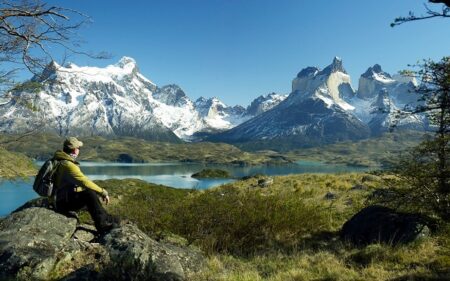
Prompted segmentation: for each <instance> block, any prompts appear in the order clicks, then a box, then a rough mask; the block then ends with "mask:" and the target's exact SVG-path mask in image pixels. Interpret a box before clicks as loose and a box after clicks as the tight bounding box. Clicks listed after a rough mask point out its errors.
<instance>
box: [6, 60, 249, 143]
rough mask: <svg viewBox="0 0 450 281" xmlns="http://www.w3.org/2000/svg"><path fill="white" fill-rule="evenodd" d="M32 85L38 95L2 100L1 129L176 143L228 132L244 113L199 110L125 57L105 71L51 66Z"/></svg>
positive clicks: (216, 107)
mask: <svg viewBox="0 0 450 281" xmlns="http://www.w3.org/2000/svg"><path fill="white" fill-rule="evenodd" d="M31 81H32V82H39V83H40V85H41V88H40V89H39V90H38V91H37V92H35V91H26V90H25V91H23V90H22V91H14V92H11V93H9V95H8V96H7V97H6V99H4V102H3V103H4V104H3V105H2V106H0V116H2V117H3V118H2V121H0V130H1V131H3V132H10V133H18V132H23V131H27V130H30V129H32V128H36V126H39V125H42V129H44V130H48V131H52V132H56V133H58V134H60V135H80V136H84V135H103V136H114V135H119V136H135V137H142V138H146V139H151V140H162V141H176V140H178V138H182V139H186V140H189V139H190V138H191V136H192V135H193V134H194V133H196V132H199V131H223V130H226V129H229V128H231V127H233V126H235V125H237V124H238V123H239V122H242V121H240V120H241V119H240V118H241V115H244V109H243V108H242V107H227V106H226V105H224V104H223V103H222V102H220V101H218V100H217V99H211V102H209V103H206V104H205V105H204V106H203V107H202V108H201V110H200V111H197V109H198V107H196V105H195V104H194V103H193V102H192V101H191V100H190V99H189V98H188V97H187V95H186V94H185V93H184V92H183V90H182V89H181V88H180V87H178V86H177V85H167V86H164V87H161V88H159V87H157V86H156V85H155V84H154V83H153V82H152V81H150V80H149V79H147V78H145V77H144V76H143V75H142V74H141V73H140V72H139V69H138V67H137V65H136V62H135V60H134V59H132V58H129V57H123V58H122V59H121V60H120V61H119V62H118V63H116V64H115V65H109V66H107V67H105V68H99V67H80V66H77V65H75V64H68V65H66V66H60V65H58V64H56V63H54V62H53V63H51V64H49V65H48V66H47V67H46V68H45V70H44V71H43V73H41V74H40V75H36V76H35V77H33V78H32V79H31ZM208 106H209V107H208ZM204 113H206V114H204ZM243 118H244V119H243V120H246V119H248V118H250V117H243Z"/></svg>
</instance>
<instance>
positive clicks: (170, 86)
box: [161, 84, 184, 93]
mask: <svg viewBox="0 0 450 281" xmlns="http://www.w3.org/2000/svg"><path fill="white" fill-rule="evenodd" d="M161 90H173V91H182V92H183V93H184V91H183V90H182V89H181V87H180V86H178V85H177V84H168V85H165V86H162V87H161Z"/></svg>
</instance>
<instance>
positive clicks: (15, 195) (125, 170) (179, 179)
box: [0, 161, 367, 216]
mask: <svg viewBox="0 0 450 281" xmlns="http://www.w3.org/2000/svg"><path fill="white" fill-rule="evenodd" d="M36 164H37V165H38V166H40V165H41V164H42V162H37V163H36ZM205 168H214V169H222V170H226V171H228V172H229V173H230V174H231V175H232V176H233V179H204V180H197V179H194V178H192V177H191V175H192V174H193V173H196V172H198V171H200V170H202V169H205ZM81 169H82V171H83V172H84V173H85V174H86V175H87V176H88V177H89V178H90V179H92V180H105V179H112V178H115V179H125V178H138V179H141V180H144V181H147V182H151V183H156V184H162V185H166V186H171V187H175V188H193V189H207V188H210V187H214V186H219V185H221V184H225V183H228V182H232V181H234V180H235V179H236V178H242V177H244V176H249V175H254V174H265V175H271V176H275V175H289V174H303V173H346V172H362V171H367V168H363V167H351V166H345V165H330V164H323V163H318V162H306V161H299V162H297V163H294V164H289V165H276V166H245V167H239V166H226V165H204V164H192V163H142V164H140V163H132V164H128V163H99V162H82V163H81ZM33 180H34V178H30V179H29V180H28V181H26V180H15V181H6V180H3V181H0V216H5V215H7V214H9V213H10V212H11V211H13V210H15V209H16V208H17V207H19V206H21V205H22V204H23V203H25V202H27V201H28V200H30V199H33V198H36V197H37V194H36V193H35V192H34V191H33V189H32V188H31V185H32V182H33Z"/></svg>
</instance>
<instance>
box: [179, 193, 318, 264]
mask: <svg viewBox="0 0 450 281" xmlns="http://www.w3.org/2000/svg"><path fill="white" fill-rule="evenodd" d="M174 219H175V221H174V226H175V231H176V232H177V233H178V234H180V235H182V236H184V237H186V238H187V239H188V240H189V241H191V242H196V243H197V244H199V245H200V246H201V248H202V249H203V250H205V251H207V252H209V253H212V252H226V253H233V254H237V255H252V254H255V253H258V252H266V251H269V250H271V251H277V250H280V249H286V248H294V247H295V246H297V244H298V243H300V241H301V239H302V238H304V236H305V235H307V234H309V233H311V232H315V231H321V230H323V229H324V228H325V227H326V219H327V218H326V215H325V214H324V212H321V211H319V208H318V206H317V205H313V204H310V203H306V202H305V200H304V199H302V198H301V197H296V196H292V194H290V195H289V194H286V193H278V194H277V193H275V194H271V195H266V194H263V193H261V192H258V190H248V191H243V190H240V189H238V188H236V187H233V186H232V185H229V186H224V187H222V188H219V189H214V190H210V191H206V192H203V193H201V194H200V195H198V196H194V197H193V198H191V199H190V200H187V201H185V203H184V204H182V205H180V209H179V210H178V212H177V214H176V215H175V216H174Z"/></svg>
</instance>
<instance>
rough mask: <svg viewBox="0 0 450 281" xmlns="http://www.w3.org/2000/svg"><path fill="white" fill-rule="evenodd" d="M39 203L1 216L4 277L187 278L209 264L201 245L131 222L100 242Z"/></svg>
mask: <svg viewBox="0 0 450 281" xmlns="http://www.w3.org/2000/svg"><path fill="white" fill-rule="evenodd" d="M33 205H36V204H28V205H27V206H30V207H29V208H24V207H21V210H18V211H16V212H14V213H13V214H11V215H9V216H8V217H6V218H5V219H3V220H1V221H0V280H55V279H57V280H184V279H185V278H186V277H188V276H189V274H190V273H192V272H197V271H198V270H200V269H201V267H202V265H203V261H204V257H203V255H202V254H201V252H200V251H199V250H197V249H194V248H191V247H180V246H175V245H172V244H170V243H166V242H157V241H155V240H153V239H151V238H149V237H148V236H147V235H146V234H145V233H143V232H142V231H140V230H139V229H138V228H137V227H136V226H135V225H133V224H131V223H128V224H124V225H121V226H120V227H119V228H117V229H114V230H113V231H111V233H109V234H108V235H106V236H105V237H104V239H103V240H102V243H95V242H93V241H95V240H92V238H93V237H92V232H93V229H90V228H89V226H86V225H81V226H80V225H77V220H76V219H75V218H68V217H66V216H64V215H61V214H58V213H56V212H54V211H52V210H49V209H46V208H39V207H33Z"/></svg>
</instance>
